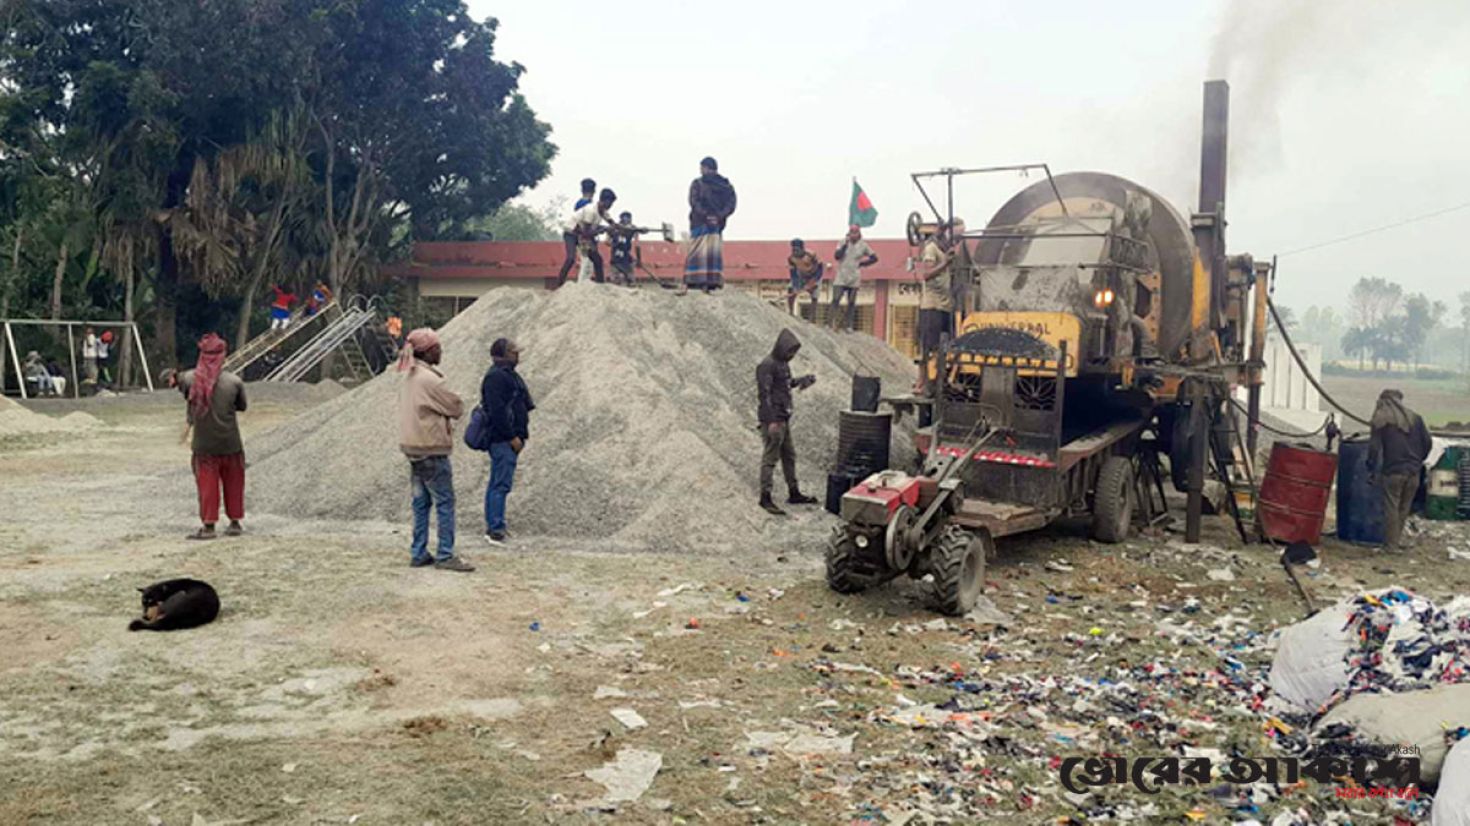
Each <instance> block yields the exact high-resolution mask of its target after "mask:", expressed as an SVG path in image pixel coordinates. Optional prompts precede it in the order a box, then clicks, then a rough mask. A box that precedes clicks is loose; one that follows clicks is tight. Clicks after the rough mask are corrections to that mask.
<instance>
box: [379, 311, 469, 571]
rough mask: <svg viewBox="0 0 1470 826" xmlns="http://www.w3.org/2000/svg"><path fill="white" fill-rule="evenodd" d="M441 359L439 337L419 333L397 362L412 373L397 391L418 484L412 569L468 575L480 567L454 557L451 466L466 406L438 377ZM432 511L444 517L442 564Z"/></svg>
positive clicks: (402, 438)
mask: <svg viewBox="0 0 1470 826" xmlns="http://www.w3.org/2000/svg"><path fill="white" fill-rule="evenodd" d="M442 355H443V350H442V349H441V347H440V344H439V335H438V333H435V332H434V331H433V330H431V329H429V328H428V327H420V328H419V329H417V330H414V331H413V332H411V333H409V334H408V339H407V340H406V341H405V342H404V344H403V349H402V350H401V351H400V353H399V357H398V370H399V371H400V372H406V373H408V376H407V378H405V380H404V382H403V387H402V388H401V389H400V390H399V391H398V447H399V448H400V449H401V450H402V451H403V455H405V456H407V457H408V466H409V479H410V480H411V482H412V484H413V544H412V545H411V546H410V548H409V557H410V558H409V564H410V565H412V566H413V567H415V568H422V567H424V566H425V565H433V566H434V567H435V568H439V569H440V570H444V571H461V572H468V571H473V570H475V567H474V566H473V565H470V564H469V563H467V562H465V561H464V560H463V559H460V558H459V557H457V556H455V555H454V475H453V472H452V468H451V467H450V464H449V454H450V452H451V451H452V450H453V449H454V421H455V419H458V418H459V417H460V416H463V415H464V402H463V401H461V400H460V398H459V396H458V395H456V394H455V393H454V391H452V390H450V389H449V385H448V384H447V383H446V382H445V381H444V374H443V373H441V372H440V371H439V366H438V365H439V359H440V357H441V356H442ZM431 505H432V506H434V508H435V510H437V511H438V514H439V555H438V557H437V558H436V557H431V556H429V507H430V506H431Z"/></svg>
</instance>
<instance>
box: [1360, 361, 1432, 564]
mask: <svg viewBox="0 0 1470 826" xmlns="http://www.w3.org/2000/svg"><path fill="white" fill-rule="evenodd" d="M1372 424H1373V436H1372V438H1371V439H1370V441H1369V445H1368V472H1369V473H1370V474H1372V475H1373V476H1374V477H1377V479H1378V480H1380V481H1381V482H1382V483H1383V544H1384V547H1387V548H1392V549H1401V548H1403V547H1404V545H1403V535H1404V524H1405V523H1406V522H1407V521H1408V519H1409V511H1410V509H1411V508H1412V507H1413V505H1414V495H1415V494H1417V493H1418V492H1419V476H1420V472H1421V471H1422V470H1423V469H1424V460H1425V459H1427V458H1429V451H1430V450H1431V449H1432V448H1433V442H1432V440H1431V439H1430V437H1429V428H1427V427H1425V426H1424V419H1422V418H1420V417H1419V414H1418V413H1415V412H1414V411H1412V410H1410V409H1409V408H1407V407H1405V406H1404V394H1403V393H1401V392H1399V391H1398V390H1384V391H1383V392H1382V393H1380V394H1379V396H1378V406H1377V407H1375V408H1374V409H1373V420H1372Z"/></svg>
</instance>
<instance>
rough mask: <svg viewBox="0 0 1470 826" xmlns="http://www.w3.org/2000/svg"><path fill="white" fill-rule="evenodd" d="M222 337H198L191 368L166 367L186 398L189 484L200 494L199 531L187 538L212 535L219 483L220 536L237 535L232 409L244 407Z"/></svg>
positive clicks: (238, 492) (241, 452)
mask: <svg viewBox="0 0 1470 826" xmlns="http://www.w3.org/2000/svg"><path fill="white" fill-rule="evenodd" d="M226 349H227V347H226V345H225V340H224V339H222V338H220V337H219V336H217V335H215V334H214V333H208V334H206V335H205V336H204V338H201V339H199V361H198V362H197V363H196V364H195V365H194V369H193V370H185V371H184V372H182V373H174V372H170V373H169V374H168V375H167V377H166V378H167V383H168V385H169V386H170V387H177V388H178V389H179V392H180V393H182V394H183V395H184V398H186V399H188V400H189V408H188V411H189V412H188V422H189V426H190V428H191V429H192V430H193V431H194V435H193V438H192V439H191V440H190V442H189V447H190V450H192V451H193V454H194V455H193V459H192V461H191V463H190V464H191V465H192V466H193V468H194V485H195V488H196V489H197V490H198V494H199V521H200V522H201V523H202V525H201V527H200V528H199V530H197V531H195V532H194V533H191V534H189V536H188V538H189V539H214V538H215V536H217V534H216V533H215V531H214V526H215V523H217V522H219V505H220V488H221V487H223V488H224V493H225V515H226V516H228V517H229V518H230V526H229V527H228V528H226V529H225V536H239V535H240V534H241V533H242V532H243V529H242V528H241V527H240V520H241V519H244V518H245V448H244V445H243V444H242V442H241V441H240V423H239V420H238V419H237V418H236V414H237V413H243V412H245V383H244V382H242V381H240V377H239V376H236V375H235V374H234V373H231V372H229V371H228V370H225V369H224V363H225V351H226Z"/></svg>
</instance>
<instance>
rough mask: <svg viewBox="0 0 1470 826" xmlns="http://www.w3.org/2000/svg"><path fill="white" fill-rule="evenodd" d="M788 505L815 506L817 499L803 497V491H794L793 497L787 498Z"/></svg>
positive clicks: (792, 492)
mask: <svg viewBox="0 0 1470 826" xmlns="http://www.w3.org/2000/svg"><path fill="white" fill-rule="evenodd" d="M786 504H788V505H815V504H817V497H815V496H806V495H803V494H802V492H801V491H799V490H795V489H793V490H792V491H791V495H790V496H788V497H786Z"/></svg>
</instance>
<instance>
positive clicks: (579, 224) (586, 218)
mask: <svg viewBox="0 0 1470 826" xmlns="http://www.w3.org/2000/svg"><path fill="white" fill-rule="evenodd" d="M617 199H618V196H617V195H616V194H614V193H613V191H612V190H611V189H604V190H602V193H601V194H600V195H598V196H597V201H596V203H589V204H587V205H586V206H584V207H582V208H580V209H578V210H576V211H575V212H573V213H572V217H571V220H570V221H568V222H567V227H566V229H567V233H568V234H569V235H572V236H574V237H575V238H576V239H577V249H578V250H579V251H581V253H582V254H583V255H585V256H587V259H588V260H589V261H591V262H592V280H593V281H596V282H597V283H599V284H601V283H602V280H603V274H602V253H600V252H598V250H597V236H598V235H601V234H602V232H603V231H604V230H606V229H607V228H608V227H609V226H611V225H612V223H613V220H612V217H611V216H609V215H608V210H610V209H612V205H613V202H614V201H616V200H617Z"/></svg>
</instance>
